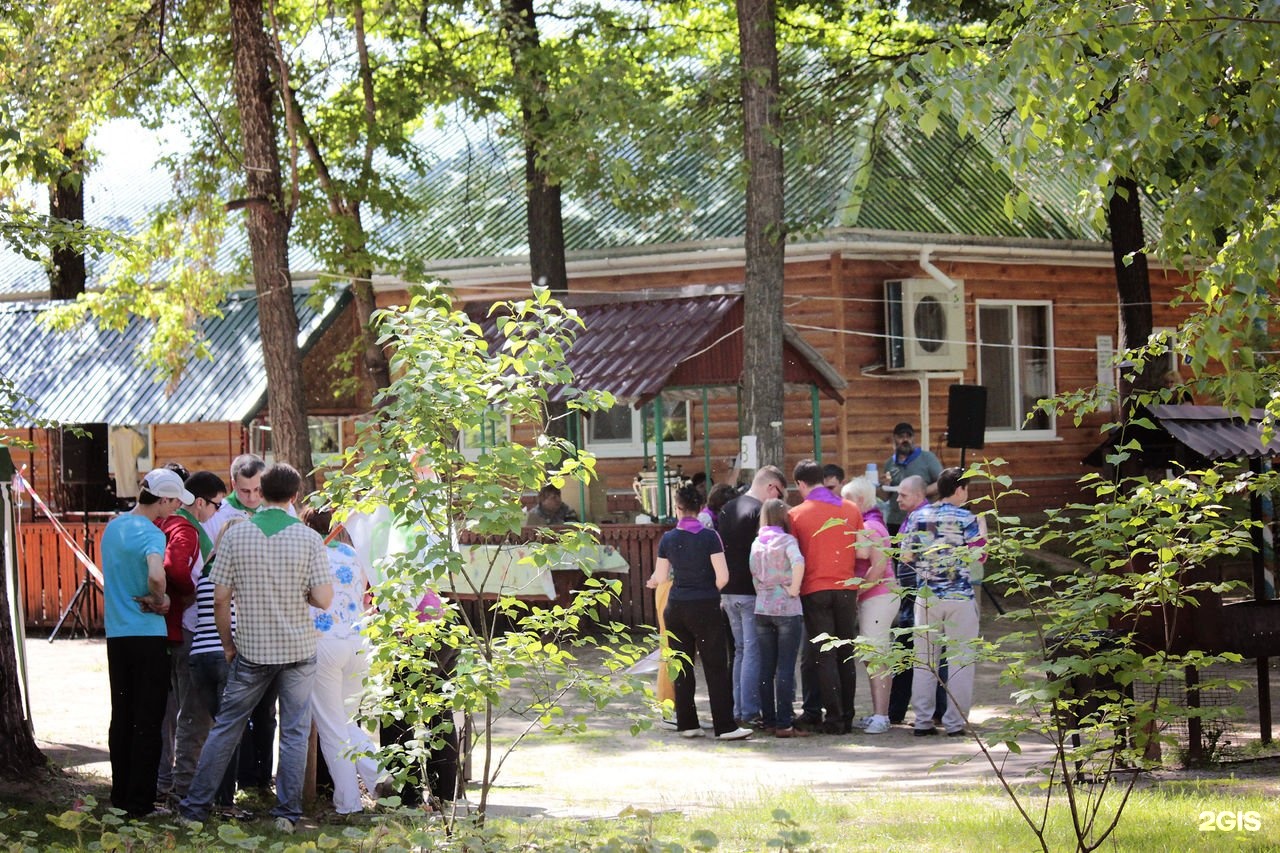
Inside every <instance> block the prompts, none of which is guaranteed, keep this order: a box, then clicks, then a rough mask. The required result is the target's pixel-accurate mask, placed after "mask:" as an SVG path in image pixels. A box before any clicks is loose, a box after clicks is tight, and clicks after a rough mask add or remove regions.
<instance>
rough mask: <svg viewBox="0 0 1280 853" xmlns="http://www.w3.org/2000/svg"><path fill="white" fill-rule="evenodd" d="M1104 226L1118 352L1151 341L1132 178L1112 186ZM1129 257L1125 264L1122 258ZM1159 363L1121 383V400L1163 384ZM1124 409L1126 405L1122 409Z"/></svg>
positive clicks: (1147, 283) (1147, 290) (1153, 361)
mask: <svg viewBox="0 0 1280 853" xmlns="http://www.w3.org/2000/svg"><path fill="white" fill-rule="evenodd" d="M1107 224H1108V226H1109V227H1110V229H1111V255H1112V258H1113V261H1114V263H1115V269H1116V296H1117V298H1118V300H1119V302H1120V346H1121V348H1122V349H1131V348H1134V347H1142V346H1146V344H1147V341H1148V340H1149V339H1150V338H1151V330H1152V326H1153V324H1152V320H1151V279H1150V275H1149V272H1148V269H1147V256H1146V254H1145V253H1144V252H1143V249H1145V248H1146V239H1145V238H1144V236H1143V233H1142V205H1141V202H1140V198H1139V195H1138V184H1137V182H1136V181H1134V180H1133V179H1132V178H1119V179H1117V180H1116V182H1115V185H1114V186H1113V187H1112V192H1111V199H1110V201H1109V202H1108V203H1107ZM1130 255H1131V256H1132V259H1131V260H1130V261H1129V262H1126V258H1128V257H1129V256H1130ZM1161 367H1162V365H1161V363H1159V362H1158V360H1156V359H1148V360H1147V363H1146V365H1144V367H1143V370H1142V372H1141V374H1139V375H1138V377H1137V378H1136V379H1135V380H1134V382H1133V383H1132V387H1130V386H1129V383H1128V382H1126V381H1124V380H1122V381H1121V389H1120V390H1121V399H1122V400H1127V399H1128V397H1129V395H1130V393H1131V392H1133V391H1150V390H1152V389H1155V388H1159V387H1160V386H1161V384H1162V382H1163V378H1164V377H1163V376H1161V372H1162V370H1161ZM1124 408H1125V409H1128V406H1125V407H1124Z"/></svg>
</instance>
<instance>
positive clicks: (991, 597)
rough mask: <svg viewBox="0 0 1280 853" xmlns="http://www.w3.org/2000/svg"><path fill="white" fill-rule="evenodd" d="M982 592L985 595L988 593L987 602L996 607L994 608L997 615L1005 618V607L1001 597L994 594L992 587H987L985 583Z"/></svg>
mask: <svg viewBox="0 0 1280 853" xmlns="http://www.w3.org/2000/svg"><path fill="white" fill-rule="evenodd" d="M982 591H983V592H984V593H986V596H987V600H988V601H990V602H991V606H992V607H994V608H995V609H996V613H999V614H1000V615H1001V616H1003V615H1004V605H1003V604H1001V603H1000V596H999V595H997V594H996V593H994V592H992V591H991V587H990V586H988V585H987V584H985V583H984V584H982Z"/></svg>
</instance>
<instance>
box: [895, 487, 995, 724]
mask: <svg viewBox="0 0 1280 853" xmlns="http://www.w3.org/2000/svg"><path fill="white" fill-rule="evenodd" d="M968 500H969V487H968V485H967V484H966V483H965V481H964V471H962V470H961V469H959V468H946V469H944V470H943V472H942V473H941V474H939V475H938V502H937V503H935V504H929V505H927V506H922V507H919V508H918V509H916V510H915V511H914V512H912V513H911V514H910V515H909V516H907V519H906V521H904V522H902V529H901V531H900V532H901V537H902V556H901V560H902V562H904V563H907V564H908V565H910V566H911V567H912V568H914V569H915V572H916V577H917V578H918V579H919V581H918V582H919V590H918V592H917V594H916V613H915V617H916V621H915V624H916V627H917V628H919V629H921V630H919V631H917V632H916V635H915V654H916V666H915V671H914V672H913V674H912V682H911V706H912V708H914V709H915V712H916V720H915V734H916V735H917V736H925V735H936V734H937V733H938V729H937V727H936V726H935V725H934V722H933V712H934V702H935V698H934V690H935V688H936V687H937V684H938V666H939V658H940V656H941V650H942V649H943V648H946V650H947V657H948V659H949V663H950V665H951V672H950V675H949V676H948V678H947V694H948V695H949V697H950V702H949V703H948V705H947V711H946V713H945V714H943V716H942V724H943V726H944V727H945V728H946V730H947V734H948V735H953V736H961V735H964V734H965V725H966V723H967V721H968V717H969V708H970V707H971V706H972V704H973V676H974V650H973V641H974V640H976V639H977V637H978V602H977V599H976V597H975V596H974V592H973V583H972V581H971V578H970V572H971V569H972V567H973V566H974V565H975V564H976V563H981V562H983V561H985V560H986V559H987V555H986V550H985V549H986V544H987V538H986V532H985V530H984V528H983V524H982V522H981V521H980V520H979V518H978V517H977V516H976V515H974V514H973V513H972V512H971V511H969V510H967V509H965V506H964V505H965V503H966V502H967V501H968Z"/></svg>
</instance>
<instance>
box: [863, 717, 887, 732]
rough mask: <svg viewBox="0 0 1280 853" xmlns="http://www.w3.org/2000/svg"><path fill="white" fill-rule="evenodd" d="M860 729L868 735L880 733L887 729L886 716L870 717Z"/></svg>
mask: <svg viewBox="0 0 1280 853" xmlns="http://www.w3.org/2000/svg"><path fill="white" fill-rule="evenodd" d="M862 730H863V731H865V732H866V733H867V734H869V735H882V734H884V733H885V732H887V731H889V718H888V717H870V718H868V721H867V724H866V725H865V726H863V727H862Z"/></svg>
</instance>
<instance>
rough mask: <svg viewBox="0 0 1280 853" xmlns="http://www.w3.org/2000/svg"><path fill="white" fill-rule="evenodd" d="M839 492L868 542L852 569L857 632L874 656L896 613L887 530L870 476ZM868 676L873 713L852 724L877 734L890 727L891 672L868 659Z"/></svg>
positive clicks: (885, 646) (884, 648)
mask: <svg viewBox="0 0 1280 853" xmlns="http://www.w3.org/2000/svg"><path fill="white" fill-rule="evenodd" d="M840 494H841V496H842V497H843V498H844V499H845V500H847V501H849V502H850V503H852V504H854V505H855V506H857V507H858V509H859V510H860V511H861V512H862V524H863V530H862V535H863V537H864V539H863V541H862V543H860V544H864V545H869V546H870V548H871V556H870V557H868V558H865V559H862V558H860V559H858V560H856V561H855V562H854V565H853V573H854V576H855V577H857V578H858V628H859V633H860V634H862V635H863V636H864V637H866V638H867V639H868V640H870V641H871V644H872V645H873V647H874V649H875V652H874V656H882V655H884V654H886V653H888V651H889V632H890V629H892V628H893V619H894V617H895V616H896V615H897V614H898V596H897V594H896V593H897V591H898V585H897V581H896V580H894V576H893V571H892V570H891V563H890V561H889V555H888V552H887V549H888V547H889V531H888V529H887V528H886V527H885V524H884V517H883V516H882V515H881V514H880V509H879V507H878V506H877V505H876V487H875V486H874V485H872V483H871V481H870V480H867V479H865V478H862V477H855V478H854V479H852V480H850V481H849V482H848V483H846V484H845V486H844V489H842V490H841V492H840ZM867 677H868V680H869V681H870V682H871V707H872V715H871V716H870V717H864V718H863V719H862V720H860V721H859V722H857V723H854V725H856V726H858V727H859V728H861V729H862V730H863V731H865V732H866V733H867V734H870V735H878V734H882V733H884V732H887V731H888V730H889V688H890V685H891V684H892V683H893V673H892V671H890V670H889V668H888V667H884V666H876V665H874V664H873V663H872V662H870V661H868V663H867Z"/></svg>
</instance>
